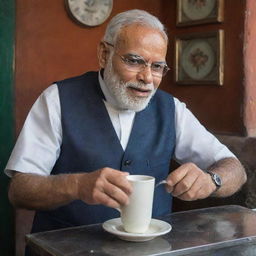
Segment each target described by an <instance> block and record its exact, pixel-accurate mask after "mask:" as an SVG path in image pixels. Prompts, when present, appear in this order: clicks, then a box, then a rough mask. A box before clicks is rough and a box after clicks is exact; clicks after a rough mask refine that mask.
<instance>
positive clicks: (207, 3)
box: [176, 0, 224, 26]
mask: <svg viewBox="0 0 256 256" xmlns="http://www.w3.org/2000/svg"><path fill="white" fill-rule="evenodd" d="M223 21H224V0H177V20H176V25H177V26H193V25H198V24H206V23H218V22H223Z"/></svg>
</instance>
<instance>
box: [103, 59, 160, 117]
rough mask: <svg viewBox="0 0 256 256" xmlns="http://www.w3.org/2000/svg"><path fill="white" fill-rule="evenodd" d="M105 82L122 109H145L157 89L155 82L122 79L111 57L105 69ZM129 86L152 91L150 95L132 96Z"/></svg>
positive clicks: (137, 110) (118, 106)
mask: <svg viewBox="0 0 256 256" xmlns="http://www.w3.org/2000/svg"><path fill="white" fill-rule="evenodd" d="M104 82H105V84H106V86H107V88H108V90H109V92H110V93H111V95H112V97H113V98H114V99H115V101H116V105H117V106H116V107H117V108H119V109H121V110H133V111H135V112H139V111H141V110H143V109H145V108H146V107H147V105H148V103H149V101H150V99H151V98H152V96H153V95H154V94H155V92H156V89H155V88H154V85H153V83H151V84H144V83H140V82H133V83H131V82H123V81H121V79H120V77H119V75H118V74H116V73H115V72H114V70H113V68H112V59H111V58H109V61H108V63H107V64H106V67H105V70H104ZM127 87H133V88H143V89H147V90H150V91H151V93H150V95H149V96H148V97H136V96H131V95H130V94H129V93H128V91H127V90H128V89H127Z"/></svg>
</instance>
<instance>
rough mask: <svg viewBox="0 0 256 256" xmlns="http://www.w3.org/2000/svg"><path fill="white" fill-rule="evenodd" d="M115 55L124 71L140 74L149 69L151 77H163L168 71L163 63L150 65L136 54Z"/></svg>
mask: <svg viewBox="0 0 256 256" xmlns="http://www.w3.org/2000/svg"><path fill="white" fill-rule="evenodd" d="M105 43H106V44H107V45H109V46H111V47H113V48H114V45H113V44H110V43H108V42H105ZM115 54H116V55H118V56H119V57H120V58H121V60H122V61H123V63H124V64H125V66H126V69H127V70H129V71H132V72H141V71H143V70H144V69H145V68H146V67H150V70H151V74H152V76H155V77H163V76H165V75H166V73H167V72H168V71H169V69H170V68H169V67H168V66H167V64H166V63H165V62H153V63H151V64H150V63H148V61H146V60H145V59H144V58H143V57H142V56H139V55H136V54H131V53H129V54H126V55H120V54H118V53H117V52H115Z"/></svg>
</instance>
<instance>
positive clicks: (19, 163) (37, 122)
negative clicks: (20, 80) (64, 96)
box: [5, 84, 62, 177]
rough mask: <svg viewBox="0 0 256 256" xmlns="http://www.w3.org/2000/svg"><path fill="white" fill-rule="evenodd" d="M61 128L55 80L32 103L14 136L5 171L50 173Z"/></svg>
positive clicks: (59, 143)
mask: <svg viewBox="0 0 256 256" xmlns="http://www.w3.org/2000/svg"><path fill="white" fill-rule="evenodd" d="M61 142H62V128H61V117H60V103H59V93H58V88H57V85H56V84H53V85H51V86H50V87H49V88H47V89H46V90H45V91H44V92H43V93H42V94H41V95H40V96H39V98H38V99H37V100H36V102H35V103H34V105H33V106H32V108H31V110H30V112H29V114H28V116H27V118H26V121H25V123H24V126H23V128H22V130H21V132H20V135H19V137H18V139H17V142H16V144H15V147H14V149H13V151H12V154H11V156H10V159H9V161H8V163H7V166H6V169H5V173H6V174H7V175H8V176H10V177H11V176H12V171H11V170H15V171H18V172H22V173H34V174H40V175H49V174H50V172H51V170H52V168H53V166H54V164H55V162H56V160H57V159H58V157H59V154H60V145H61Z"/></svg>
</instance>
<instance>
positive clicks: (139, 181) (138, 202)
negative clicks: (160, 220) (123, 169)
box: [121, 175, 155, 233]
mask: <svg viewBox="0 0 256 256" xmlns="http://www.w3.org/2000/svg"><path fill="white" fill-rule="evenodd" d="M127 179H128V180H129V182H130V183H131V184H132V187H133V192H132V194H131V195H130V198H129V199H130V202H129V204H128V205H126V206H123V207H122V208H121V221H122V223H123V227H124V230H125V231H126V232H129V233H145V232H146V231H147V229H148V228H149V224H150V221H151V218H152V207H153V198H154V188H155V178H154V177H152V176H146V175H128V176H127Z"/></svg>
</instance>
